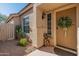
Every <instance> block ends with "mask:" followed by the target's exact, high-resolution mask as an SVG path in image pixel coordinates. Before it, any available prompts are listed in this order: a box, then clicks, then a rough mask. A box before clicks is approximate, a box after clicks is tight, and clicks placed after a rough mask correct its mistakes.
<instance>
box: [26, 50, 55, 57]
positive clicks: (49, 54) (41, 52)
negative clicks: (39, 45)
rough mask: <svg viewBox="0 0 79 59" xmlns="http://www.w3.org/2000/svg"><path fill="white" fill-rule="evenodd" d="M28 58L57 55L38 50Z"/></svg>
mask: <svg viewBox="0 0 79 59" xmlns="http://www.w3.org/2000/svg"><path fill="white" fill-rule="evenodd" d="M27 56H57V55H56V54H52V53H48V52H45V51H40V50H38V49H36V50H35V51H33V52H31V53H30V54H28V55H27Z"/></svg>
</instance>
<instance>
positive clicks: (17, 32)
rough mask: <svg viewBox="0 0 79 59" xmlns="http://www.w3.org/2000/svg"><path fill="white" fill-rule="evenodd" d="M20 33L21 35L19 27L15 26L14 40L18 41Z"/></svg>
mask: <svg viewBox="0 0 79 59" xmlns="http://www.w3.org/2000/svg"><path fill="white" fill-rule="evenodd" d="M21 33H22V29H21V26H19V25H17V26H16V28H15V35H16V39H20V37H21Z"/></svg>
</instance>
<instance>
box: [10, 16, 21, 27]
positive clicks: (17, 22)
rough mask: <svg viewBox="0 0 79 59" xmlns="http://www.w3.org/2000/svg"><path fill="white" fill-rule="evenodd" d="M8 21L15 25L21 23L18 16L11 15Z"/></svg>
mask: <svg viewBox="0 0 79 59" xmlns="http://www.w3.org/2000/svg"><path fill="white" fill-rule="evenodd" d="M9 23H13V24H14V25H15V26H16V25H20V24H21V20H20V17H19V16H16V17H13V18H12V19H11V20H10V22H9Z"/></svg>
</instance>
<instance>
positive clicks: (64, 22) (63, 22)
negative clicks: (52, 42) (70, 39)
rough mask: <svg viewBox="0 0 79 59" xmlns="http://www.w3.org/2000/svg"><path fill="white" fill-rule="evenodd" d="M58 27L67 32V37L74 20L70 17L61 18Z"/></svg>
mask: <svg viewBox="0 0 79 59" xmlns="http://www.w3.org/2000/svg"><path fill="white" fill-rule="evenodd" d="M57 25H58V27H60V28H63V30H64V31H65V37H66V35H67V29H68V28H69V27H71V26H72V19H71V18H70V17H68V16H66V17H64V16H63V17H60V18H59V20H58V22H57Z"/></svg>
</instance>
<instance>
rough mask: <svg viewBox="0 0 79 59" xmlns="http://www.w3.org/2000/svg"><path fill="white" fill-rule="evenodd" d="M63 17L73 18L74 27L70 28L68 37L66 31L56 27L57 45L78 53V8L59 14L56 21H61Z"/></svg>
mask: <svg viewBox="0 0 79 59" xmlns="http://www.w3.org/2000/svg"><path fill="white" fill-rule="evenodd" d="M62 16H69V17H71V19H72V23H73V25H72V26H71V27H70V28H68V30H67V35H66V37H65V32H64V30H63V29H61V28H59V27H58V26H57V25H56V26H57V28H56V45H58V46H61V47H64V48H67V49H71V50H75V51H76V50H77V30H76V7H74V8H70V9H67V10H63V11H59V12H57V13H56V21H57V20H59V18H60V17H62ZM56 23H57V22H56Z"/></svg>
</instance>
